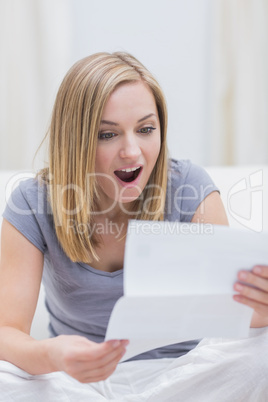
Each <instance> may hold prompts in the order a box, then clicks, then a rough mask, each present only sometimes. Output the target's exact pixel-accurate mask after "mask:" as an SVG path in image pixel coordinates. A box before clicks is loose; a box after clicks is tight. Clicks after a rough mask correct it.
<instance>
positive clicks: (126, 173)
mask: <svg viewBox="0 0 268 402" xmlns="http://www.w3.org/2000/svg"><path fill="white" fill-rule="evenodd" d="M141 170H142V168H141V167H133V168H128V169H121V170H115V171H114V174H115V175H116V176H117V177H118V178H119V179H120V180H122V181H123V182H125V183H131V182H133V181H134V180H136V179H137V177H138V176H139V174H140V172H141Z"/></svg>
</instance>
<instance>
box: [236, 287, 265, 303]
mask: <svg viewBox="0 0 268 402" xmlns="http://www.w3.org/2000/svg"><path fill="white" fill-rule="evenodd" d="M234 289H235V290H236V291H237V292H239V294H240V295H241V296H244V297H245V298H248V299H251V300H253V301H256V302H259V303H262V304H264V305H268V293H267V292H263V291H262V290H259V289H256V288H253V287H251V286H247V285H242V284H241V283H235V284H234Z"/></svg>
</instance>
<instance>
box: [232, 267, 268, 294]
mask: <svg viewBox="0 0 268 402" xmlns="http://www.w3.org/2000/svg"><path fill="white" fill-rule="evenodd" d="M238 279H239V280H241V281H243V282H246V283H248V284H250V285H253V286H255V287H256V288H259V289H261V290H263V291H264V292H268V280H267V279H264V278H263V277H261V276H258V275H256V274H255V273H252V272H249V271H240V272H239V273H238Z"/></svg>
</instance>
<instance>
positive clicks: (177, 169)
mask: <svg viewBox="0 0 268 402" xmlns="http://www.w3.org/2000/svg"><path fill="white" fill-rule="evenodd" d="M168 172H169V175H168V181H169V182H170V184H171V185H172V186H176V187H177V186H178V185H183V184H193V185H195V186H196V185H198V184H200V185H202V184H204V182H210V183H212V179H211V178H210V176H209V175H208V173H207V172H206V170H205V169H204V168H203V167H202V166H199V165H196V164H194V163H192V162H191V161H190V160H189V159H182V160H176V159H170V160H169V165H168Z"/></svg>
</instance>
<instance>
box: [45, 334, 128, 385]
mask: <svg viewBox="0 0 268 402" xmlns="http://www.w3.org/2000/svg"><path fill="white" fill-rule="evenodd" d="M46 341H47V346H48V348H47V356H48V359H49V362H50V364H51V371H65V373H67V374H69V375H70V376H71V377H73V378H75V379H76V380H78V381H80V382H82V383H87V382H97V381H102V380H105V379H106V378H108V377H109V376H110V375H111V374H112V373H113V372H114V370H115V369H116V366H117V364H118V363H119V361H120V360H121V358H122V356H123V355H124V354H125V352H126V346H127V345H128V341H127V340H110V341H106V342H102V343H95V342H92V341H90V340H88V339H87V338H84V337H82V336H77V335H60V336H57V337H55V338H50V339H47V340H46Z"/></svg>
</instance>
